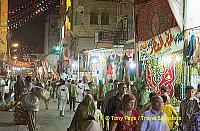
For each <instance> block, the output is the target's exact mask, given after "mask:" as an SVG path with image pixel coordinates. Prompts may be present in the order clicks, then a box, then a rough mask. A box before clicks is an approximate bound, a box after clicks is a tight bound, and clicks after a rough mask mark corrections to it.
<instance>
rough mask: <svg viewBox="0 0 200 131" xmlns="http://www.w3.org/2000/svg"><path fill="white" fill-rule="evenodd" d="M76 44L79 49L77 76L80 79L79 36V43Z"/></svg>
mask: <svg viewBox="0 0 200 131" xmlns="http://www.w3.org/2000/svg"><path fill="white" fill-rule="evenodd" d="M76 46H77V50H78V65H77V68H78V69H77V77H78V80H79V79H80V59H79V47H78V38H77V43H76Z"/></svg>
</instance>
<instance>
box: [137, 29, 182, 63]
mask: <svg viewBox="0 0 200 131" xmlns="http://www.w3.org/2000/svg"><path fill="white" fill-rule="evenodd" d="M183 44H184V41H183V34H182V33H181V32H180V29H179V28H178V27H175V28H171V29H169V30H168V31H166V32H164V33H162V34H161V35H158V36H155V37H154V38H152V39H150V40H147V41H145V42H141V43H140V44H139V47H138V48H137V49H138V50H139V58H140V60H147V59H149V58H152V57H159V56H160V55H163V54H170V53H172V52H176V51H178V50H181V49H183Z"/></svg>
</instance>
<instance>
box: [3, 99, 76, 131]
mask: <svg viewBox="0 0 200 131" xmlns="http://www.w3.org/2000/svg"><path fill="white" fill-rule="evenodd" d="M12 115H13V112H0V131H28V130H27V128H26V126H25V125H20V126H18V125H14V126H13V125H9V122H11V121H12V119H13V116H12ZM73 115H74V112H73V111H69V104H67V107H66V112H65V116H64V117H60V116H59V112H58V111H57V102H52V101H51V102H50V105H49V110H46V109H45V105H44V102H43V101H41V102H40V111H39V112H38V113H37V127H38V129H37V131H66V128H67V127H68V126H69V125H70V123H71V120H72V118H73Z"/></svg>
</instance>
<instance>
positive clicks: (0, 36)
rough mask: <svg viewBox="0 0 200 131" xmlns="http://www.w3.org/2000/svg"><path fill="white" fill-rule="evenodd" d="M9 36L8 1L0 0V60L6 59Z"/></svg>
mask: <svg viewBox="0 0 200 131" xmlns="http://www.w3.org/2000/svg"><path fill="white" fill-rule="evenodd" d="M7 37H8V1H7V0H0V60H1V62H0V63H1V64H0V65H2V63H3V62H2V61H5V60H6V56H7V55H6V54H7Z"/></svg>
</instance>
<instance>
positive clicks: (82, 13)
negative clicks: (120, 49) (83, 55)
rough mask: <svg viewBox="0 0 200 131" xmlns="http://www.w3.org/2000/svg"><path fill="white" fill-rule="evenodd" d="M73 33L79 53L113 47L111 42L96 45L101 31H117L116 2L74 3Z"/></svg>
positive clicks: (81, 0)
mask: <svg viewBox="0 0 200 131" xmlns="http://www.w3.org/2000/svg"><path fill="white" fill-rule="evenodd" d="M72 16H73V17H72V20H71V22H72V32H73V36H74V37H75V40H76V46H77V47H78V51H81V50H83V49H86V50H87V49H93V48H98V47H108V46H112V42H111V41H109V42H108V41H107V42H102V43H99V44H97V43H95V41H94V38H95V34H96V33H99V32H100V31H104V32H110V31H116V23H117V2H116V1H115V0H75V1H73V2H72Z"/></svg>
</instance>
